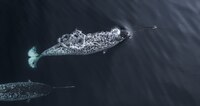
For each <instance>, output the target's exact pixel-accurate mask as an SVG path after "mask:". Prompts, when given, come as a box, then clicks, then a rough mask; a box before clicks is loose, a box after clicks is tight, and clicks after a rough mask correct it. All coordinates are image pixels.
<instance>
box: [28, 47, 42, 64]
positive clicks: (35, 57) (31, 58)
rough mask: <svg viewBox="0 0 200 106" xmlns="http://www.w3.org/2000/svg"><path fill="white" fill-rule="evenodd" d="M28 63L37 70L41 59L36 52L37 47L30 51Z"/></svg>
mask: <svg viewBox="0 0 200 106" xmlns="http://www.w3.org/2000/svg"><path fill="white" fill-rule="evenodd" d="M28 56H29V59H28V63H29V65H30V66H31V67H32V68H35V67H36V66H37V62H38V60H39V59H40V57H41V56H40V55H39V54H38V53H37V51H36V47H35V46H33V47H32V48H31V49H30V50H29V51H28Z"/></svg>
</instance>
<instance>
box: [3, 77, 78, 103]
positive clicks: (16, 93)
mask: <svg viewBox="0 0 200 106" xmlns="http://www.w3.org/2000/svg"><path fill="white" fill-rule="evenodd" d="M73 87H74V86H65V87H51V86H49V85H46V84H44V83H38V82H31V81H28V82H15V83H6V84H0V101H20V100H28V101H29V100H30V99H33V98H38V97H42V96H47V95H48V94H49V93H51V91H52V90H53V89H56V88H73Z"/></svg>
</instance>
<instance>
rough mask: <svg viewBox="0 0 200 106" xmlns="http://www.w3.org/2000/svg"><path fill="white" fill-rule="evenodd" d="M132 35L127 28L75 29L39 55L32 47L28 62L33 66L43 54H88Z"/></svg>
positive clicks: (107, 47)
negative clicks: (90, 30) (87, 30)
mask: <svg viewBox="0 0 200 106" xmlns="http://www.w3.org/2000/svg"><path fill="white" fill-rule="evenodd" d="M131 36H132V35H131V34H130V32H128V31H127V30H121V29H119V28H113V29H112V30H111V31H107V32H98V33H88V34H84V33H82V32H81V31H80V30H75V31H74V32H73V33H72V34H65V35H63V36H62V37H60V38H59V39H58V43H57V44H56V45H54V46H52V47H50V48H49V49H47V50H45V51H44V52H42V53H41V54H40V55H39V54H38V53H37V52H36V48H35V47H32V48H31V49H30V50H29V52H28V56H29V59H28V63H29V65H30V67H32V68H35V67H36V66H37V62H38V60H39V59H40V58H41V57H44V56H59V55H89V54H93V53H96V52H100V51H103V53H105V50H107V49H109V48H111V47H113V46H115V45H117V44H118V43H120V42H122V41H123V40H125V39H126V38H130V37H131Z"/></svg>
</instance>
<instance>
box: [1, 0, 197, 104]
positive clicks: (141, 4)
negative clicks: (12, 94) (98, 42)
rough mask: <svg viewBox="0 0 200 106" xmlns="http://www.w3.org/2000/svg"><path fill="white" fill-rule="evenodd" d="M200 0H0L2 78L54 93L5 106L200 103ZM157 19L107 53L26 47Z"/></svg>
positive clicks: (132, 28) (134, 27) (49, 44)
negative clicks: (33, 62) (34, 60)
mask: <svg viewBox="0 0 200 106" xmlns="http://www.w3.org/2000/svg"><path fill="white" fill-rule="evenodd" d="M199 22H200V1H199V0H163V1H161V0H149V1H147V0H59V1H56V0H45V1H40V0H0V27H1V30H0V33H1V35H0V37H1V38H0V50H1V52H0V56H1V62H0V63H1V65H0V66H1V67H0V83H8V82H18V81H28V80H29V79H30V80H32V81H34V82H42V83H46V84H49V85H52V86H65V85H75V86H76V88H74V89H62V90H56V91H53V92H52V93H51V94H50V95H49V96H46V97H41V98H37V99H33V100H31V102H30V103H26V102H25V101H21V102H0V106H25V105H28V106H200V91H199V90H200V70H199V69H200V49H199V46H200V35H199V33H200V27H199ZM153 25H157V26H158V29H157V30H143V31H139V32H136V34H135V35H134V37H133V38H132V39H128V40H126V41H125V42H123V43H121V44H119V45H118V46H116V47H114V48H112V49H109V50H108V52H107V53H106V54H105V55H103V54H102V53H96V54H93V55H88V56H57V57H45V58H42V59H41V60H40V61H39V63H38V67H37V68H36V69H31V68H30V67H29V66H28V63H27V59H28V56H27V52H28V50H29V49H30V48H31V47H32V46H36V47H37V48H38V51H39V52H42V51H43V50H45V49H47V48H49V47H51V46H52V45H54V44H56V43H57V38H58V37H60V36H61V35H63V34H65V33H71V32H72V31H73V30H75V29H76V28H77V29H80V30H82V31H83V32H84V33H88V32H96V31H107V30H110V29H111V28H113V27H116V26H120V27H126V28H128V29H129V30H131V31H133V32H134V31H136V30H138V27H139V26H153Z"/></svg>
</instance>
